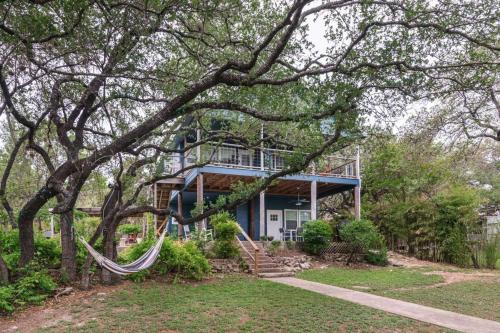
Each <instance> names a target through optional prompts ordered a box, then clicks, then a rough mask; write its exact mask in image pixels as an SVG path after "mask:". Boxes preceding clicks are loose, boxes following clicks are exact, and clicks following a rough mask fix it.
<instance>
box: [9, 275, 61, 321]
mask: <svg viewBox="0 0 500 333" xmlns="http://www.w3.org/2000/svg"><path fill="white" fill-rule="evenodd" d="M24 271H25V275H24V276H23V277H21V278H20V279H19V280H17V281H16V282H15V283H13V284H10V285H7V286H3V287H0V311H1V312H12V311H14V310H15V309H16V308H17V307H22V306H24V305H28V304H40V303H41V302H42V301H44V300H45V299H46V298H47V297H48V296H49V295H50V294H52V292H53V291H54V290H55V289H56V287H57V285H56V283H55V282H54V281H53V280H52V278H51V277H50V276H49V275H48V274H47V272H46V271H45V270H41V271H35V270H33V269H32V268H31V267H29V266H28V267H27V268H24Z"/></svg>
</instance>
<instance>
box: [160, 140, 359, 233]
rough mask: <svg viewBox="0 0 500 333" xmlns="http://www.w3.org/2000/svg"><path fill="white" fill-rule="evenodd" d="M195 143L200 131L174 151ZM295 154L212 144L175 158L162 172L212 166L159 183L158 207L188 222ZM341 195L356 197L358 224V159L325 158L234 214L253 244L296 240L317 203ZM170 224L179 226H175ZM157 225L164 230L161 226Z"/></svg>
mask: <svg viewBox="0 0 500 333" xmlns="http://www.w3.org/2000/svg"><path fill="white" fill-rule="evenodd" d="M263 135H264V134H263V130H262V131H261V136H263ZM196 140H201V132H200V131H197V133H196V134H195V133H193V135H191V136H189V135H188V136H186V137H178V138H176V141H175V145H176V146H177V147H178V148H180V149H183V148H184V147H185V146H186V145H187V144H188V143H192V142H196ZM291 153H292V152H290V151H287V150H282V149H275V148H267V147H263V146H261V147H259V148H258V149H248V148H246V147H244V146H241V145H237V144H234V143H223V144H220V143H217V144H215V143H214V144H204V145H200V146H197V147H195V148H193V149H192V150H189V151H186V152H185V153H182V154H174V155H172V156H171V157H170V158H169V159H167V160H165V161H164V162H163V163H164V165H163V168H165V169H166V170H168V172H170V173H172V172H176V171H178V170H181V169H183V168H185V167H187V166H190V165H194V164H195V163H196V162H197V161H208V163H207V164H205V165H204V166H202V167H196V168H192V169H190V170H187V171H186V172H184V173H182V174H180V175H179V176H178V177H175V178H169V179H166V180H162V181H159V182H157V183H155V184H154V185H153V197H154V203H155V206H156V207H159V208H164V207H167V206H170V207H171V208H173V209H175V210H176V211H178V212H182V214H183V216H184V217H190V216H191V211H192V210H193V209H194V208H195V207H196V205H197V203H198V204H204V203H207V202H212V201H215V200H216V199H217V197H218V196H219V195H225V194H228V193H230V191H231V189H232V185H233V184H235V183H237V182H240V181H241V182H251V181H254V180H255V179H257V178H261V177H268V176H269V175H270V174H272V173H273V172H277V171H280V170H282V169H283V168H286V160H287V158H286V156H287V155H288V154H291ZM342 191H354V197H355V207H354V215H355V216H356V217H357V218H359V215H360V178H359V154H357V156H354V157H345V156H323V157H322V159H321V163H317V164H316V165H314V164H313V165H310V166H309V167H308V168H307V169H306V170H304V171H303V172H302V173H300V174H293V175H287V176H285V177H282V178H279V180H278V181H277V182H276V183H275V184H273V185H272V186H270V187H269V188H267V190H266V191H263V192H261V193H260V195H259V196H258V197H256V198H254V199H251V200H249V201H247V202H246V203H244V204H242V205H240V206H238V207H237V208H236V209H235V210H234V211H233V212H232V213H233V215H234V216H235V217H236V219H237V221H238V223H239V224H240V226H241V227H242V229H243V230H244V231H245V232H246V233H247V234H248V235H249V237H250V238H251V239H253V240H259V239H260V238H261V237H262V236H267V237H273V238H274V239H278V240H279V239H283V237H287V236H288V237H290V236H291V237H293V236H294V235H296V231H297V229H298V228H301V226H302V225H303V224H304V223H305V222H307V221H309V220H314V219H316V218H317V211H318V200H319V199H321V198H324V197H326V196H329V195H333V194H335V193H339V192H342ZM159 219H160V218H159ZM171 222H172V223H171V224H173V225H175V224H176V222H175V220H172V221H171ZM156 223H157V226H160V223H159V222H156ZM206 226H207V221H202V222H200V223H198V224H197V226H196V227H198V228H205V227H206ZM179 229H180V228H179ZM179 234H181V232H180V231H179Z"/></svg>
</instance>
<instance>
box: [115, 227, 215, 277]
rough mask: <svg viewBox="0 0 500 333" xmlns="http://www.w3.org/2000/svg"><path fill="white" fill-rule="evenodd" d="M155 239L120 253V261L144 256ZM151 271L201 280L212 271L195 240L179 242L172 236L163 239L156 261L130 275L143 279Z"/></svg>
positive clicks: (128, 260) (129, 260)
mask: <svg viewBox="0 0 500 333" xmlns="http://www.w3.org/2000/svg"><path fill="white" fill-rule="evenodd" d="M154 242H155V241H154V240H153V239H148V240H144V241H142V242H141V243H139V244H136V245H134V246H131V247H130V248H129V249H127V250H126V251H124V252H122V253H121V254H120V258H119V259H120V261H124V262H131V261H134V260H136V259H138V258H139V257H140V256H142V255H143V254H144V253H145V252H146V251H147V250H148V249H149V248H150V247H151V246H152V245H153V244H154ZM151 273H157V274H160V275H166V274H169V273H175V274H178V275H180V276H181V277H183V278H187V279H194V280H201V279H202V278H203V277H204V276H206V275H207V274H208V273H210V265H209V263H208V261H207V259H206V258H205V257H204V256H203V254H202V253H201V251H200V250H199V249H198V247H197V246H196V244H195V243H194V242H186V243H178V242H174V241H172V240H171V239H170V238H168V237H167V238H165V240H164V241H163V245H162V248H161V250H160V255H159V256H158V259H157V261H156V263H155V264H154V265H153V266H152V267H151V268H150V269H149V270H144V271H141V272H139V273H135V274H132V275H130V276H129V278H130V279H132V280H134V281H143V280H145V279H146V278H147V277H148V276H149V275H150V274H151Z"/></svg>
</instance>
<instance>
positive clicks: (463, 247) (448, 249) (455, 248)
mask: <svg viewBox="0 0 500 333" xmlns="http://www.w3.org/2000/svg"><path fill="white" fill-rule="evenodd" d="M463 229H464V228H462V227H461V226H459V225H456V226H454V227H453V229H452V230H451V232H450V233H449V235H448V237H447V238H446V239H445V240H444V241H443V259H444V260H445V261H446V262H449V263H451V264H455V265H457V266H461V267H466V266H468V265H469V258H470V250H469V247H468V245H467V235H466V232H465V230H463Z"/></svg>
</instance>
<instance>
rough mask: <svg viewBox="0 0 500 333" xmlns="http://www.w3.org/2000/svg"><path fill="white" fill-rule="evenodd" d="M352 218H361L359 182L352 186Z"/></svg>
mask: <svg viewBox="0 0 500 333" xmlns="http://www.w3.org/2000/svg"><path fill="white" fill-rule="evenodd" d="M354 218H355V219H356V220H359V219H360V218H361V184H360V185H359V186H356V187H355V188H354Z"/></svg>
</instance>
